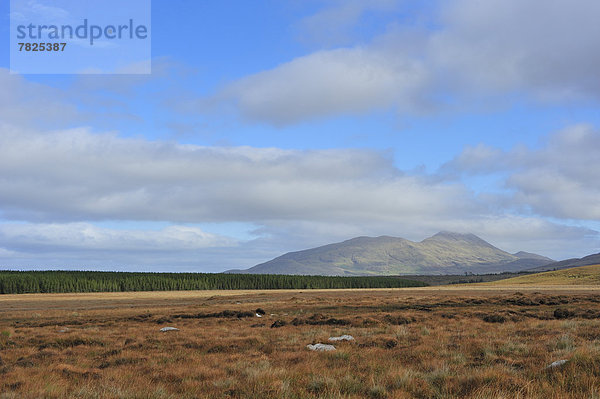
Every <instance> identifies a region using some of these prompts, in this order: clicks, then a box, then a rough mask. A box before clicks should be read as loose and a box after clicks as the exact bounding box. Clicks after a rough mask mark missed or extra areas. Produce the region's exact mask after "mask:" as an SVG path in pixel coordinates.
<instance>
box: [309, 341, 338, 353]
mask: <svg viewBox="0 0 600 399" xmlns="http://www.w3.org/2000/svg"><path fill="white" fill-rule="evenodd" d="M306 347H307V348H308V349H310V350H311V351H317V352H329V351H334V350H335V346H333V345H329V344H320V343H319V344H314V345H310V344H309V345H306Z"/></svg>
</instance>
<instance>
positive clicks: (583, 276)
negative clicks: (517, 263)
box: [485, 265, 600, 287]
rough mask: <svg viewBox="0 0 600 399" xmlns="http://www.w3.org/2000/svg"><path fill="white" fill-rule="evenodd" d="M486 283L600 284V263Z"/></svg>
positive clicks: (514, 284) (588, 285)
mask: <svg viewBox="0 0 600 399" xmlns="http://www.w3.org/2000/svg"><path fill="white" fill-rule="evenodd" d="M485 284H486V285H492V286H507V285H509V286H518V285H526V286H534V287H539V286H540V285H544V286H557V285H560V286H584V287H593V286H600V265H591V266H580V267H574V268H571V269H563V270H556V271H551V272H544V273H537V274H531V275H527V276H519V277H513V278H509V279H506V280H498V281H494V282H490V283H485Z"/></svg>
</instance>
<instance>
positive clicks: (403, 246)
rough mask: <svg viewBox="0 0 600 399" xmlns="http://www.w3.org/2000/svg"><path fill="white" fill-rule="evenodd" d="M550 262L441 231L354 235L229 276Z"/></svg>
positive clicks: (482, 269)
mask: <svg viewBox="0 0 600 399" xmlns="http://www.w3.org/2000/svg"><path fill="white" fill-rule="evenodd" d="M550 262H553V260H552V259H549V258H546V257H543V256H540V255H536V254H530V253H527V252H518V253H516V254H510V253H508V252H505V251H502V250H501V249H498V248H496V247H494V246H493V245H491V244H489V243H488V242H486V241H484V240H482V239H481V238H479V237H477V236H476V235H473V234H460V233H452V232H447V231H444V232H440V233H438V234H436V235H434V236H432V237H429V238H426V239H425V240H423V241H421V242H413V241H409V240H406V239H404V238H397V237H389V236H382V237H357V238H352V239H350V240H347V241H344V242H340V243H335V244H329V245H324V246H322V247H317V248H312V249H307V250H304V251H297V252H289V253H287V254H285V255H282V256H279V257H277V258H275V259H273V260H270V261H268V262H265V263H261V264H259V265H256V266H254V267H251V268H250V269H247V270H231V271H230V272H231V273H260V274H302V275H340V276H344V275H407V274H413V275H414V274H428V275H431V274H463V273H476V274H477V273H499V272H504V271H521V270H523V269H527V268H532V267H537V266H540V265H542V264H547V263H550Z"/></svg>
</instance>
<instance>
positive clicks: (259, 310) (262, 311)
mask: <svg viewBox="0 0 600 399" xmlns="http://www.w3.org/2000/svg"><path fill="white" fill-rule="evenodd" d="M255 312H256V313H257V314H259V315H261V316H264V315H265V314H266V312H265V311H264V310H262V309H261V308H258V309H256V310H255Z"/></svg>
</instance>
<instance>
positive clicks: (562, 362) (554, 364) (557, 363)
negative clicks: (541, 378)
mask: <svg viewBox="0 0 600 399" xmlns="http://www.w3.org/2000/svg"><path fill="white" fill-rule="evenodd" d="M568 361H569V360H567V359H561V360H557V361H555V362H552V363H550V364H549V365H548V366H547V367H546V368H547V369H555V368H557V367H562V366H564V365H565V364H566V363H567V362H568Z"/></svg>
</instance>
